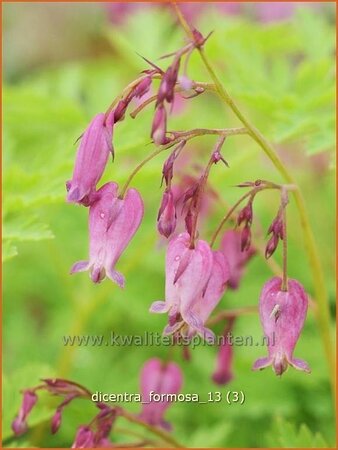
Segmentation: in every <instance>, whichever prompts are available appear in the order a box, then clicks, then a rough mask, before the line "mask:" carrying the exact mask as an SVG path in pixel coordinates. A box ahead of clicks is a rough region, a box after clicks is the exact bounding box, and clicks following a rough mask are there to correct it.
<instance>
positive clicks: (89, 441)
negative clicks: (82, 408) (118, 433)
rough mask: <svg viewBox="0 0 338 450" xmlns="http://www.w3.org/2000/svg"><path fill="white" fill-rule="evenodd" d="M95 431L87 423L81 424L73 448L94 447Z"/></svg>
mask: <svg viewBox="0 0 338 450" xmlns="http://www.w3.org/2000/svg"><path fill="white" fill-rule="evenodd" d="M94 437H95V435H94V432H93V431H92V430H91V429H90V428H89V427H88V426H86V425H81V426H80V427H79V429H78V430H77V433H76V436H75V441H74V443H73V445H72V448H91V447H94V444H95V442H94Z"/></svg>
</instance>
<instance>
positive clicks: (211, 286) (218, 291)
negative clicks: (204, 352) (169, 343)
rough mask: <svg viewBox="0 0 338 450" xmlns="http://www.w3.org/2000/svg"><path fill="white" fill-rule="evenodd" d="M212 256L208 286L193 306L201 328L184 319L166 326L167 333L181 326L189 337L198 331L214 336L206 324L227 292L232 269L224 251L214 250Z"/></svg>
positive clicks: (201, 333)
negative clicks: (187, 322)
mask: <svg viewBox="0 0 338 450" xmlns="http://www.w3.org/2000/svg"><path fill="white" fill-rule="evenodd" d="M212 256H213V262H212V269H211V275H210V277H209V280H208V282H207V285H206V288H205V289H204V291H203V292H202V295H201V296H200V297H199V298H198V299H197V300H196V301H195V302H194V304H193V306H192V312H193V315H194V316H195V317H198V318H199V320H200V321H201V323H202V326H201V325H200V327H199V328H196V326H195V327H194V326H191V325H189V324H184V322H183V321H181V322H180V321H179V320H178V321H177V322H176V323H174V324H173V325H172V326H170V325H169V326H167V327H166V330H165V332H166V333H172V332H175V330H176V329H179V328H181V329H182V330H184V334H186V335H187V337H189V338H191V337H193V336H194V335H195V334H196V332H198V333H199V334H200V335H201V336H202V337H204V338H207V339H213V338H214V334H213V332H212V331H211V330H209V329H208V328H205V326H204V325H205V322H206V321H207V320H208V318H209V316H210V314H211V313H212V311H213V310H214V309H215V308H216V306H217V305H218V303H219V302H220V300H221V298H222V296H223V294H224V292H225V289H226V285H227V282H228V280H229V277H230V269H229V264H228V262H227V260H226V258H225V256H224V255H223V253H222V252H220V251H213V252H212Z"/></svg>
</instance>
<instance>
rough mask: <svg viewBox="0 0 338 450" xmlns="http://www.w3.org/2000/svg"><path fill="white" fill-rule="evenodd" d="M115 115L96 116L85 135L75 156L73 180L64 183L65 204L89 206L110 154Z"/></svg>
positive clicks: (112, 151)
mask: <svg viewBox="0 0 338 450" xmlns="http://www.w3.org/2000/svg"><path fill="white" fill-rule="evenodd" d="M113 123H114V113H113V112H111V113H110V114H109V115H108V117H106V116H105V114H103V113H101V114H97V115H96V116H95V117H94V119H93V120H92V121H91V122H90V124H89V126H88V128H87V129H86V131H85V132H84V134H83V136H82V138H81V143H80V146H79V149H78V151H77V155H76V162H75V167H74V172H73V178H72V179H71V180H70V181H67V183H66V186H67V191H68V193H67V201H68V202H72V203H81V204H83V205H85V206H88V205H89V204H90V203H91V201H92V198H91V197H92V195H93V193H95V189H96V185H97V183H98V181H99V180H100V178H101V176H102V174H103V171H104V169H105V167H106V164H107V160H108V156H109V153H111V154H113V153H114V150H113V144H112V138H113Z"/></svg>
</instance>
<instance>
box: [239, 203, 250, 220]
mask: <svg viewBox="0 0 338 450" xmlns="http://www.w3.org/2000/svg"><path fill="white" fill-rule="evenodd" d="M252 217H253V212H252V202H249V203H248V204H247V205H246V206H245V207H244V208H243V209H242V210H241V211H240V212H239V214H238V218H237V225H240V224H241V223H242V222H244V223H245V224H247V225H250V224H251V223H252Z"/></svg>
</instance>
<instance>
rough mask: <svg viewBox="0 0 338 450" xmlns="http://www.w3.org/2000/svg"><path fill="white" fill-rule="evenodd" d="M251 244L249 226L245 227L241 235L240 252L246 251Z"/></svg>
mask: <svg viewBox="0 0 338 450" xmlns="http://www.w3.org/2000/svg"><path fill="white" fill-rule="evenodd" d="M250 244H251V230H250V226H248V225H246V226H245V227H244V228H243V230H242V234H241V250H242V252H244V251H248V250H249V248H250Z"/></svg>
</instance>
